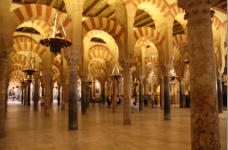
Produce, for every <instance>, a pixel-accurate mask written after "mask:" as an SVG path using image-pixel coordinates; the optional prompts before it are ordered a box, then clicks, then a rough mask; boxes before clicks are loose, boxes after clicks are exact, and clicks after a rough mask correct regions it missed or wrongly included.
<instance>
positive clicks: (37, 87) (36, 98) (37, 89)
mask: <svg viewBox="0 0 228 150" xmlns="http://www.w3.org/2000/svg"><path fill="white" fill-rule="evenodd" d="M39 88H40V86H39V80H38V79H37V78H36V80H35V86H34V89H35V91H34V103H33V110H34V111H37V110H38V102H39Z"/></svg>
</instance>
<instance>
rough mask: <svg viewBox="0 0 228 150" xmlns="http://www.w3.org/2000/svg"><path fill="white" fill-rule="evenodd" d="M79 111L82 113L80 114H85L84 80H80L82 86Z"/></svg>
mask: <svg viewBox="0 0 228 150" xmlns="http://www.w3.org/2000/svg"><path fill="white" fill-rule="evenodd" d="M81 89H82V90H81V93H82V94H81V111H82V114H85V113H86V101H87V100H86V98H87V96H86V81H85V79H84V80H82V84H81Z"/></svg>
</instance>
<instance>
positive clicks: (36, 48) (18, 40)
mask: <svg viewBox="0 0 228 150" xmlns="http://www.w3.org/2000/svg"><path fill="white" fill-rule="evenodd" d="M31 41H32V44H31ZM13 48H14V49H13V52H14V53H17V52H19V51H31V50H32V51H33V52H35V53H37V54H38V55H39V56H40V57H42V56H43V55H44V54H45V52H46V51H47V50H46V47H44V46H42V45H41V44H39V43H37V42H36V41H35V40H34V39H31V37H28V36H24V35H19V36H14V38H13Z"/></svg>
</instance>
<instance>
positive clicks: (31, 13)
mask: <svg viewBox="0 0 228 150" xmlns="http://www.w3.org/2000/svg"><path fill="white" fill-rule="evenodd" d="M55 14H56V9H54V8H52V7H49V6H46V5H40V4H26V5H23V6H22V7H19V8H17V9H15V10H13V15H14V16H15V18H16V19H17V20H18V24H21V23H23V22H25V21H28V20H31V19H41V20H45V21H47V22H48V23H49V24H53V22H54V18H55ZM58 14H59V17H60V18H61V20H62V23H63V26H64V27H65V28H66V27H67V26H68V25H69V23H70V20H69V19H68V17H67V14H66V13H62V12H58ZM59 28H60V26H59Z"/></svg>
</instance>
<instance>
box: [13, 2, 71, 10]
mask: <svg viewBox="0 0 228 150" xmlns="http://www.w3.org/2000/svg"><path fill="white" fill-rule="evenodd" d="M12 2H13V3H17V4H22V5H23V4H43V5H47V6H51V7H54V8H56V9H58V10H59V11H63V12H66V7H65V3H64V1H63V0H12Z"/></svg>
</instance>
